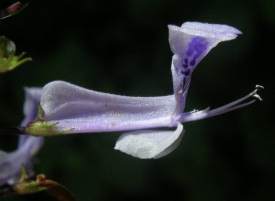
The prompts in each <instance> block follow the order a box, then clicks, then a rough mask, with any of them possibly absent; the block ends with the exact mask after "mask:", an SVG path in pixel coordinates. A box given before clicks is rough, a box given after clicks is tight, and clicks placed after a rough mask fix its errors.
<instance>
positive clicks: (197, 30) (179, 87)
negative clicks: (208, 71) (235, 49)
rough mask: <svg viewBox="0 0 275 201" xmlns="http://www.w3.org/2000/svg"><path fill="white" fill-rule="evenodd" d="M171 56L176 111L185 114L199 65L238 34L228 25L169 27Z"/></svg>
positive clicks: (192, 24) (198, 24)
mask: <svg viewBox="0 0 275 201" xmlns="http://www.w3.org/2000/svg"><path fill="white" fill-rule="evenodd" d="M168 28H169V43H170V47H171V50H172V52H173V53H174V56H173V59H172V67H171V70H172V76H173V87H174V93H175V95H176V98H177V104H178V106H177V111H178V112H182V111H183V109H184V105H185V98H186V95H187V90H188V88H189V84H190V79H191V74H192V72H193V70H194V69H195V67H196V66H197V65H198V63H199V62H200V61H201V60H202V59H203V58H204V57H205V56H206V55H207V54H208V52H209V51H210V50H211V49H212V48H214V47H215V46H216V45H217V44H218V43H220V42H222V41H228V40H232V39H235V38H236V37H237V36H238V34H241V32H240V31H239V30H237V29H236V28H234V27H231V26H228V25H220V24H208V23H199V22H186V23H184V24H183V25H182V26H181V27H177V26H174V25H169V26H168Z"/></svg>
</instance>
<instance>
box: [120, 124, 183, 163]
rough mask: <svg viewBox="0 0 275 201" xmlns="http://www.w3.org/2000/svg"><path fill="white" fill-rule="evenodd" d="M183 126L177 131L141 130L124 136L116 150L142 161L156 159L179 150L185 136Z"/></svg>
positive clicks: (179, 125) (180, 125)
mask: <svg viewBox="0 0 275 201" xmlns="http://www.w3.org/2000/svg"><path fill="white" fill-rule="evenodd" d="M182 131H183V126H182V124H178V127H177V129H176V130H174V131H173V130H172V131H171V130H140V131H134V132H128V133H125V134H122V135H121V136H120V137H119V139H118V140H117V142H116V145H115V149H116V150H119V151H121V152H124V153H126V154H129V155H131V156H134V157H137V158H141V159H152V158H154V159H156V158H160V157H163V156H166V155H167V154H169V153H171V152H172V151H173V150H175V149H176V148H177V146H178V145H179V143H180V141H181V137H182V135H183V132H182Z"/></svg>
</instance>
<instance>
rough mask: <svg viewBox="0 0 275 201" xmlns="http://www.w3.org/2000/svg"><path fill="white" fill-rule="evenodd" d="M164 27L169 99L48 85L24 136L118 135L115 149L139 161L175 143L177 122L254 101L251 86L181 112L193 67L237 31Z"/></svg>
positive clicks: (167, 150)
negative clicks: (220, 101) (239, 94)
mask: <svg viewBox="0 0 275 201" xmlns="http://www.w3.org/2000/svg"><path fill="white" fill-rule="evenodd" d="M168 28H169V43H170V47H171V50H172V52H173V53H174V55H173V58H172V67H171V70H172V77H173V88H174V94H173V95H168V96H160V97H128V96H120V95H113V94H108V93H102V92H97V91H92V90H88V89H85V88H82V87H79V86H76V85H73V84H70V83H67V82H63V81H54V82H51V83H49V84H47V85H46V86H45V87H44V88H43V90H42V96H41V101H40V106H41V109H40V114H39V118H38V120H36V121H34V122H32V123H30V124H28V126H27V127H26V129H25V131H26V132H27V133H29V134H32V135H44V136H49V135H56V134H64V135H66V134H70V133H92V132H112V131H124V132H125V133H124V134H122V135H121V136H120V137H119V139H118V140H117V142H116V145H115V149H117V150H120V151H122V152H124V153H127V154H130V155H132V156H134V157H138V158H142V159H148V158H160V157H162V156H165V155H167V154H169V153H170V152H172V151H173V150H174V149H175V148H176V147H177V145H178V144H179V142H180V140H181V138H182V136H183V133H184V131H183V130H184V129H183V125H182V124H183V123H185V122H189V121H196V120H200V119H205V118H208V117H212V116H216V115H220V114H223V113H226V112H229V111H232V110H235V109H237V108H240V107H244V106H247V105H250V104H252V103H254V102H255V101H256V99H260V96H259V95H258V94H257V91H258V89H259V88H261V87H260V86H257V87H256V89H255V90H254V91H253V92H251V93H249V94H248V95H247V96H244V97H243V98H241V99H239V100H236V101H234V102H232V103H229V104H226V105H224V106H222V107H219V108H216V109H213V110H210V109H206V110H201V111H193V112H184V107H185V102H186V97H187V92H188V89H189V86H190V81H191V75H192V72H193V71H194V69H195V67H196V66H197V65H198V63H199V62H200V61H201V60H202V59H203V58H204V57H205V56H206V55H207V53H208V52H209V51H210V50H211V49H212V48H213V47H215V46H216V45H217V44H218V43H220V42H222V41H227V40H232V39H235V38H236V37H237V35H239V34H240V33H241V32H240V31H239V30H237V29H235V28H233V27H231V26H227V25H219V24H207V23H199V22H186V23H184V24H183V25H182V26H181V27H177V26H174V25H169V26H168ZM251 98H253V99H252V100H251ZM255 98H256V99H255Z"/></svg>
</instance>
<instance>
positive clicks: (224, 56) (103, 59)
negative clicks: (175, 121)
mask: <svg viewBox="0 0 275 201" xmlns="http://www.w3.org/2000/svg"><path fill="white" fill-rule="evenodd" d="M274 9H275V3H274V1H272V0H264V1H262V0H254V1H237V0H231V1H215V0H207V1H180V0H129V1H126V0H124V1H123V0H116V1H99V0H85V1H84V0H80V1H75V0H59V1H46V0H44V1H42V0H40V1H38V0H36V1H32V2H31V3H30V5H29V6H28V7H27V8H26V9H25V10H24V11H23V12H21V13H20V14H18V15H16V16H14V17H12V18H8V19H6V20H4V21H1V22H0V34H1V35H5V36H8V37H9V38H11V39H12V40H13V41H15V43H16V45H17V50H18V53H19V52H22V51H26V52H27V53H28V55H30V56H32V58H33V62H30V63H27V64H25V65H24V66H21V67H19V68H18V69H16V70H14V71H12V72H9V73H7V74H1V75H0V94H1V98H0V125H2V126H14V125H18V124H19V123H20V120H21V119H22V118H23V117H22V104H23V101H24V100H23V98H24V93H23V87H24V86H43V85H45V84H46V83H48V82H50V81H53V80H66V81H68V82H72V83H75V84H78V85H81V86H84V87H87V88H91V89H94V90H99V91H105V92H111V93H118V94H124V95H135V96H137V95H138V96H153V95H165V94H169V93H171V91H172V83H171V75H170V62H171V56H172V53H171V51H170V49H169V44H168V40H167V39H168V30H167V25H168V24H176V25H180V24H181V23H183V22H185V21H202V22H211V23H221V24H229V25H232V26H235V27H237V28H239V29H240V30H241V31H242V32H243V35H242V36H240V37H239V38H238V39H237V40H234V41H231V42H226V43H222V44H220V45H219V46H218V47H216V48H215V49H214V50H212V51H211V52H210V54H209V55H208V56H207V57H206V58H205V59H204V60H203V61H202V62H201V64H200V65H199V66H198V67H197V69H196V71H195V72H194V74H193V79H192V84H191V89H190V92H189V97H188V100H187V108H186V111H189V110H192V109H194V108H196V109H203V108H205V107H207V106H218V105H221V104H223V103H227V102H229V101H231V100H234V99H235V98H238V97H240V96H242V95H244V94H246V93H247V92H249V91H250V90H252V89H253V88H254V86H255V84H261V85H264V86H265V91H264V92H263V93H262V96H263V98H264V101H263V102H262V103H257V104H254V105H253V106H250V107H248V108H245V109H242V110H239V111H236V112H233V113H230V114H226V115H223V116H219V117H215V118H213V119H209V120H205V121H200V122H194V123H189V124H186V126H185V129H186V133H185V136H184V138H183V143H182V144H181V145H180V146H179V147H178V149H177V150H176V151H174V152H173V153H171V154H170V155H168V156H167V157H165V158H163V159H160V160H138V159H135V158H132V157H130V156H127V155H124V154H122V153H119V152H117V151H114V150H113V146H114V144H115V141H116V139H117V137H118V134H116V133H105V134H100V133H98V134H90V135H74V136H67V137H56V138H47V139H46V143H45V146H44V147H43V149H42V150H41V152H40V153H39V155H38V157H37V162H36V165H35V169H36V172H37V173H45V174H46V175H47V176H48V177H49V178H53V179H55V180H57V181H59V182H60V183H62V184H64V185H65V186H67V187H68V189H70V190H71V192H72V193H73V194H74V195H75V196H76V198H77V199H78V200H79V201H97V200H98V201H109V200H112V201H122V200H125V201H126V200H134V201H141V200H158V201H167V200H169V201H170V200H184V201H232V200H234V201H238V200H240V201H256V200H257V201H267V200H270V201H271V200H274V199H275V193H274V187H275V182H274V180H275V174H274V168H275V161H274V156H275V146H274V145H275V136H274V134H275V132H274V130H275V127H274V119H275V118H274V114H273V112H274V107H273V104H274V92H275V87H274V81H273V79H274V73H273V68H274V67H275V66H274V64H273V60H274V59H273V58H274V47H275V46H274V35H275V31H274V29H275V28H274V27H275V12H274ZM15 143H16V138H15V137H7V136H6V137H2V136H1V140H0V144H1V146H2V147H3V149H6V150H11V149H12V148H14V146H15ZM0 200H12V201H27V200H28V201H32V200H51V199H50V198H49V197H47V195H46V194H44V193H40V194H36V195H31V196H21V197H10V198H0Z"/></svg>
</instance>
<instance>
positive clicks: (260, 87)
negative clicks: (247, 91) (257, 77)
mask: <svg viewBox="0 0 275 201" xmlns="http://www.w3.org/2000/svg"><path fill="white" fill-rule="evenodd" d="M255 88H256V89H258V90H260V89H264V87H263V86H262V85H258V84H257V85H256V86H255Z"/></svg>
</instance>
